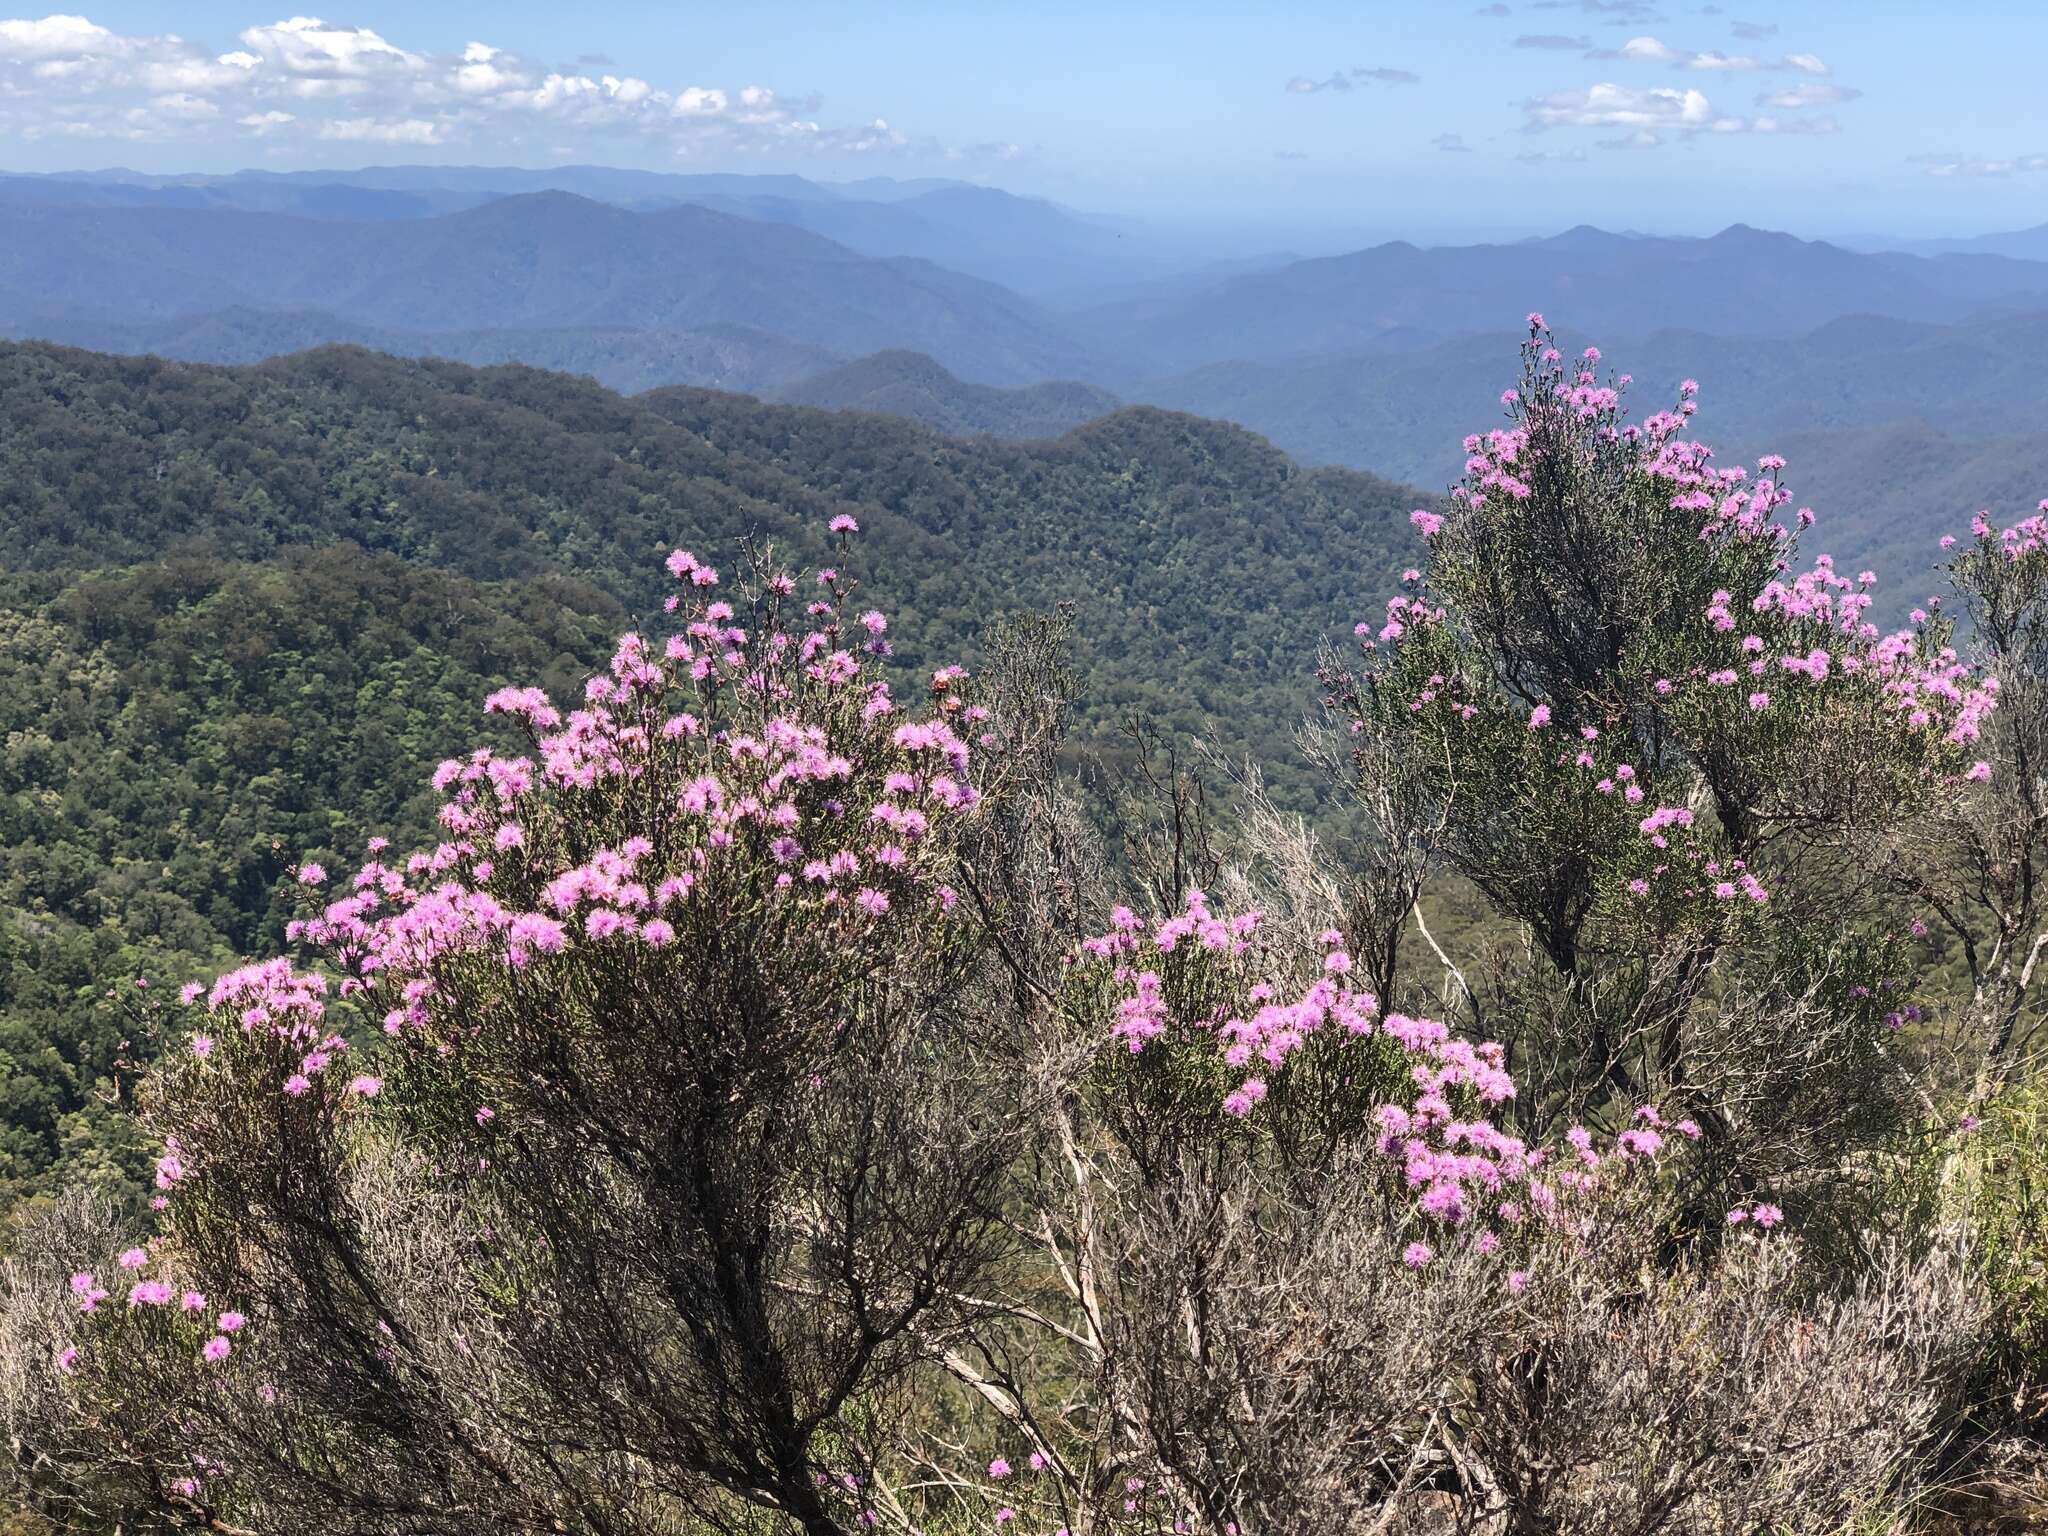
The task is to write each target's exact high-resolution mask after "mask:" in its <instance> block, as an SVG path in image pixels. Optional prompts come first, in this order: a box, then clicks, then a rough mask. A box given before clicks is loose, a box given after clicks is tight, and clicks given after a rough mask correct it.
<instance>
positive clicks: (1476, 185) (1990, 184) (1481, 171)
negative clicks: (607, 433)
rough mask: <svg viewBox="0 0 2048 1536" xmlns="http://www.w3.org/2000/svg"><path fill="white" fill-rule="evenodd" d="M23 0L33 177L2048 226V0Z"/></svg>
mask: <svg viewBox="0 0 2048 1536" xmlns="http://www.w3.org/2000/svg"><path fill="white" fill-rule="evenodd" d="M1361 11H1362V8H1358V7H1345V6H1340V5H1337V4H1334V3H1327V0H1318V3H1314V4H1306V5H1296V6H1290V7H1288V8H1287V9H1286V12H1285V14H1284V15H1280V14H1274V13H1270V12H1267V11H1265V10H1263V9H1261V8H1257V7H1252V6H1243V5H1237V6H1233V5H1222V4H1214V3H1194V4H1187V5H1182V6H1179V7H1176V8H1174V9H1172V10H1168V9H1167V8H1164V7H1160V6H1154V5H1117V6H1115V7H1113V8H1108V9H1106V10H1103V9H1097V8H1091V7H1087V6H1083V5H1080V4H1077V3H1074V0H1048V3H1043V4H1037V5H1031V6H1026V5H1022V4H1014V3H1009V0H999V3H992V4H988V5H981V6H965V5H939V4H930V3H923V4H917V3H914V4H905V5H896V6H891V7H888V8H886V10H880V9H870V8H853V7H842V6H833V5H829V4H826V3H823V0H767V3H763V4H760V5H755V6H750V7H745V8H738V7H732V8H713V7H690V8H684V7H678V6H675V5H666V4H656V3H652V0H622V3H617V4H608V5H605V6H602V7H581V8H561V7H551V6H542V5H538V4H535V3H533V0H503V3H497V4H491V5H484V4H477V3H470V0H464V3H455V4H438V5H434V6H432V7H431V8H428V9H425V10H423V9H422V8H420V7H417V6H402V5H399V4H397V3H395V0H358V3H355V4H354V5H352V6H351V7H350V9H349V10H348V12H346V13H342V12H335V13H333V14H330V15H325V16H322V17H311V16H283V17H280V16H276V15H274V14H272V13H270V12H267V11H262V10H259V9H255V8H252V6H251V4H250V3H249V0H174V3H173V4H171V5H165V4H163V3H162V0H101V3H95V4H92V5H91V6H90V8H89V9H87V10H85V11H84V13H83V14H77V15H72V14H51V15H26V14H25V15H19V16H11V17H10V16H8V15H6V14H5V12H4V11H0V142H4V143H5V145H6V149H5V151H4V153H0V171H12V172H21V171H30V172H47V171H74V172H75V171H83V170H93V169H102V168H107V167H111V166H116V165H119V166H127V167H133V168H135V169H137V170H141V171H144V172H150V173H156V174H165V173H173V172H215V173H217V172H225V171H231V170H236V169H242V168H248V167H253V168H260V169H273V170H302V169H320V168H329V169H339V168H345V167H356V166H361V165H364V164H366V163H378V164H392V163H419V164H438V165H465V164H467V165H477V164H492V165H505V164H511V165H523V166H531V167H544V166H549V165H562V164H568V163H579V162H581V163H595V164H605V165H612V166H631V167H640V168H645V169H653V170H668V171H685V172H704V171H734V172H745V173H753V174H760V173H767V172H778V173H793V174H800V175H803V176H806V177H809V178H811V179H813V180H819V181H825V182H832V181H843V180H850V179H857V178H862V177H869V176H889V177H897V178H917V177H927V176H945V177H951V178H958V179H962V180H968V181H978V182H984V183H988V184H991V185H996V186H1000V187H1003V188H1005V189H1007V190H1010V191H1015V192H1021V193H1028V194H1037V195H1041V196H1047V197H1051V198H1054V199H1056V200H1059V201H1061V202H1064V203H1066V204H1068V205H1070V206H1073V207H1077V208H1081V209H1084V210H1095V211H1103V212H1126V213H1136V214H1143V215H1149V216H1152V217H1154V218H1172V219H1179V220H1185V221H1189V222H1201V223H1212V224H1214V223H1230V224H1238V225H1244V224H1256V223H1266V224H1269V225H1270V226H1271V227H1272V228H1273V229H1274V231H1275V234H1276V238H1277V237H1279V236H1280V235H1282V234H1284V233H1285V232H1287V231H1290V230H1308V229H1314V228H1318V227H1321V228H1337V227H1341V228H1345V229H1352V230H1358V231H1362V232H1363V231H1369V232H1372V233H1375V234H1378V235H1383V236H1391V235H1404V236H1409V237H1412V238H1418V239H1425V240H1427V239H1433V238H1434V239H1458V238H1488V237H1501V236H1511V235H1516V234H1527V233H1543V232H1554V231H1556V230H1560V229H1563V228H1565V227H1567V226H1570V225H1574V224H1578V223H1594V224H1599V225H1602V226H1603V227H1607V228H1611V229H1633V230H1646V231H1652V232H1657V233H1674V234H1700V233H1708V232H1711V231H1713V230H1715V229H1719V228H1721V227H1724V226H1726V225H1728V224H1730V223H1734V222H1748V223H1753V224H1757V225H1762V226H1767V227H1773V228H1786V229H1791V230H1792V231H1793V232H1795V233H1799V234H1801V235H1805V236H1809V237H1814V236H1836V237H1843V236H1856V235H1864V234H1870V235H1877V234H1882V235H1892V236H1907V237H1921V236H1942V235H1959V234H1973V233H1983V232H1986V231H1992V230H2005V229H2015V228H2020V227H2023V226H2027V225H2030V224H2035V223H2039V222H2041V221H2042V220H2043V219H2044V218H2048V133H2042V132H2037V131H2035V126H2034V125H2035V122H2036V120H2037V119H2038V111H2037V110H2036V107H2035V101H2036V92H2037V90H2038V84H2037V82H2036V80H2035V79H2034V78H2033V74H2034V61H2035V60H2036V59H2038V57H2039V49H2038V48H2037V47H2032V46H2027V38H2028V37H2029V36H2030V35H2033V36H2034V38H2035V40H2036V42H2048V22H2044V21H2043V20H2042V19H2041V18H2040V16H2039V15H2038V13H2037V12H2036V11H2035V10H2034V8H2033V7H2031V6H2029V5H2027V4H2025V3H2023V0H1973V3H1969V4H1965V5H1961V6H1948V7H1941V8H1935V7H1929V6H1925V5H1919V4H1910V3H1907V0H1878V3H1866V4H1858V5H1851V4H1848V3H1843V0H1816V3H1811V4H1799V5H1793V4H1789V3H1786V0H1776V3H1775V4H1772V3H1768V0H1767V3H1764V4H1760V5H1749V4H1743V5H1740V6H1737V7H1733V8H1729V7H1723V6H1720V5H1715V4H1701V5H1695V4H1657V3H1653V0H1498V3H1493V4H1485V5H1473V4H1464V3H1458V4H1426V3H1420V0H1403V3H1398V4H1387V5H1380V6H1375V7H1372V8H1371V9H1370V11H1366V12H1363V13H1361Z"/></svg>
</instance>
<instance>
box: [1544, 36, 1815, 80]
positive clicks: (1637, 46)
mask: <svg viewBox="0 0 2048 1536" xmlns="http://www.w3.org/2000/svg"><path fill="white" fill-rule="evenodd" d="M1772 30H1773V31H1775V30H1776V28H1775V27H1774V28H1772ZM1752 35H1760V34H1754V29H1752ZM1572 41H1573V40H1572V39H1569V38H1563V37H1543V38H1530V39H1527V40H1526V41H1521V40H1518V42H1517V46H1518V47H1521V46H1527V47H1550V48H1563V47H1568V46H1570V45H1571V43H1572ZM1586 57H1587V58H1589V59H1604V60H1610V61H1618V62H1623V63H1633V64H1668V65H1670V66H1671V67H1672V68H1673V69H1695V70H1704V71H1710V72H1721V73H1732V72H1737V71H1744V70H1757V69H1772V70H1790V71H1794V72H1796V73H1799V74H1806V75H1824V74H1826V73H1827V72H1828V67H1827V65H1826V64H1825V63H1824V62H1822V60H1821V58H1820V56H1819V55H1817V54H1812V53H1788V54H1786V55H1785V56H1784V57H1782V58H1779V59H1775V60H1771V61H1768V62H1767V61H1765V60H1763V59H1760V58H1758V57H1756V56H1755V55H1754V54H1748V53H1723V52H1722V51H1721V50H1720V49H1718V48H1678V47H1674V46H1673V45H1671V44H1670V43H1667V42H1665V41H1663V39H1661V38H1656V37H1632V38H1630V39H1629V40H1628V41H1627V42H1625V43H1623V44H1622V45H1621V46H1620V47H1618V48H1588V49H1587V50H1586Z"/></svg>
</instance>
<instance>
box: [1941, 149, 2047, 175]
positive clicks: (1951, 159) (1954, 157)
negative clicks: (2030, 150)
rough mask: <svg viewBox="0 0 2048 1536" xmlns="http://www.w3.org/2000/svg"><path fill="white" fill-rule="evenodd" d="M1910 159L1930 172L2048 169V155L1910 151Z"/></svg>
mask: <svg viewBox="0 0 2048 1536" xmlns="http://www.w3.org/2000/svg"><path fill="white" fill-rule="evenodd" d="M1906 163H1907V164H1909V165H1917V166H1919V167H1920V168H1921V169H1922V170H1924V171H1926V172H1927V174H1928V175H1930V176H1941V177H1954V176H2014V175H2023V174H2027V173H2031V172H2036V171H2048V155H2012V156H2009V157H2007V158H2005V159H2002V160H1989V159H1975V158H1972V157H1970V156H1968V155H1958V154H1947V155H1908V156H1907V157H1906Z"/></svg>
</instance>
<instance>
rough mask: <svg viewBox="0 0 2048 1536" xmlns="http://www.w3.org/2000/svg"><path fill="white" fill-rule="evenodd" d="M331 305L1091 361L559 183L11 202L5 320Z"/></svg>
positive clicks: (888, 288)
mask: <svg viewBox="0 0 2048 1536" xmlns="http://www.w3.org/2000/svg"><path fill="white" fill-rule="evenodd" d="M265 309H280V310H296V311H313V310H317V311H323V312H325V313H326V314H328V315H330V316H331V317H332V319H333V324H334V326H335V335H334V337H333V338H332V339H342V338H343V337H344V336H345V335H346V334H347V333H346V331H345V330H344V329H343V327H359V326H364V325H368V326H376V327H382V328H385V329H388V330H399V331H415V332H418V331H432V332H441V331H475V330H483V329H489V330H500V331H530V330H541V331H561V330H564V329H571V328H598V329H632V330H648V331H668V330H678V331H697V330H702V329H704V328H706V327H709V326H715V325H742V326H746V327H748V328H749V329H751V330H756V331H764V332H767V333H769V334H771V335H775V336H780V337H783V338H785V339H786V340H788V341H792V342H796V343H799V344H801V345H803V346H808V347H814V348H820V349H823V350H825V351H827V352H831V353H835V354H837V355H839V356H841V357H846V356H852V355H856V354H860V353H866V352H874V351H881V350H884V349H887V348H890V347H910V348H914V349H916V350H917V351H920V352H925V353H928V354H930V355H931V356H933V357H936V358H938V359H940V360H941V361H942V362H944V363H945V364H946V365H947V366H948V367H950V368H952V369H954V370H955V371H957V372H959V373H961V374H962V375H964V376H968V377H972V378H977V379H981V380H985V381H988V382H994V383H1013V382H1025V381H1028V380H1033V379H1043V378H1050V377H1060V376H1066V375H1073V374H1076V373H1082V372H1086V371H1089V370H1090V369H1091V368H1093V367H1095V366H1096V363H1097V360H1096V358H1095V357H1094V356H1093V355H1092V354H1091V353H1090V352H1089V351H1088V350H1087V349H1086V348H1085V347H1083V346H1082V345H1081V344H1079V343H1077V342H1076V341H1074V340H1073V339H1072V338H1071V337H1070V336H1069V334H1068V333H1066V332H1065V331H1063V330H1062V329H1061V328H1060V327H1059V326H1057V325H1056V324H1054V323H1053V322H1052V321H1051V320H1050V319H1049V318H1048V317H1047V316H1046V315H1044V314H1043V313H1042V312H1040V311H1039V310H1038V309H1037V308H1036V307H1035V306H1033V305H1032V304H1030V303H1029V302H1028V301H1026V300H1024V299H1021V298H1019V297H1018V296H1017V295H1016V294H1014V293H1011V292H1010V291H1008V290H1007V289H1003V288H1000V287H997V286H996V285H994V284H991V283H985V282H982V281H980V280H979V279H976V278H970V277H965V276H962V275H961V274H959V273H957V272H952V271H949V270H947V269H946V268H943V267H940V266H937V265H934V264H933V263H930V262H926V261H921V260H915V259H909V258H899V259H890V260H881V259H876V258H872V257H864V256H861V255H858V254H857V253H855V252H853V251H850V250H848V249H847V248H846V247H845V246H842V245H838V244H835V243H834V242H832V241H830V240H827V239H824V238H823V237H821V236H818V235H814V234H811V233H809V232H808V231H806V230H802V229H798V228H795V227H793V226H790V225H786V224H770V223H764V222H762V221H760V220H756V219H743V218H735V217H733V216H732V215H730V214H724V213H718V212H715V211H713V210H710V209H706V208H699V207H695V206H679V207H675V208H670V209H665V210H662V211H659V212H653V213H633V212H630V211H627V210H625V209H621V208H616V207H613V206H611V205H609V204H603V203H597V202H593V201H591V200H589V199H587V198H579V197H575V196H573V195H571V194H569V193H563V192H536V193H527V194H522V195H520V196H516V197H508V198H503V199H501V200H499V201H496V202H491V203H486V204H483V205H482V206H480V207H476V208H471V209H467V210H465V211H463V212H460V213H453V214H442V215H437V216H435V217H432V218H424V219H412V220H404V221H392V222H377V223H342V222H336V221H320V220H314V219H307V218H302V217H298V216H294V215H285V214H266V213H243V212H237V211H226V210H215V209H206V210H198V209H184V208H132V207H119V208H106V207H50V206H45V205H32V204H13V205H4V206H0V329H5V330H9V331H12V332H13V333H15V334H17V335H20V334H27V335H40V336H47V337H49V338H51V339H53V340H65V341H71V340H85V339H87V336H88V334H90V328H91V327H95V326H104V325H106V324H108V323H133V322H151V321H164V320H172V319H189V318H191V317H193V316H196V315H200V314H206V313H209V312H215V311H222V310H265Z"/></svg>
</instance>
